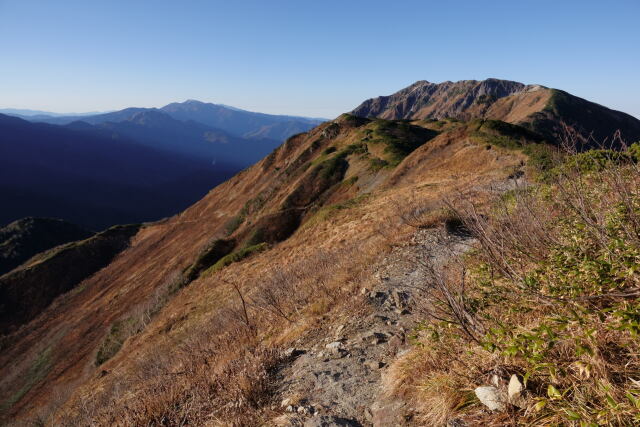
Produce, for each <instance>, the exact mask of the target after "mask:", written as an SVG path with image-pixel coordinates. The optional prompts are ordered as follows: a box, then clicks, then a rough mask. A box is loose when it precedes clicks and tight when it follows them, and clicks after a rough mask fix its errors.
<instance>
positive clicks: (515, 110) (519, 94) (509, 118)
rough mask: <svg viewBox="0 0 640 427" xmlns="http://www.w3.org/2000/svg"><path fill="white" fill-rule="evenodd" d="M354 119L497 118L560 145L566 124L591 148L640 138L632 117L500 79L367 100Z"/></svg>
mask: <svg viewBox="0 0 640 427" xmlns="http://www.w3.org/2000/svg"><path fill="white" fill-rule="evenodd" d="M353 114H355V115H357V116H361V117H380V118H384V119H439V120H440V119H445V118H455V119H458V120H470V119H473V118H486V119H494V120H501V121H505V122H508V123H513V124H520V125H523V126H526V127H528V128H529V129H531V130H533V131H535V132H537V133H539V134H540V135H543V136H544V137H545V138H547V140H548V141H549V142H559V136H561V135H562V126H561V124H562V123H564V124H566V125H568V126H572V127H574V128H575V129H576V130H577V131H578V132H579V133H581V134H582V135H583V136H584V137H589V136H591V137H592V138H593V139H592V140H591V141H590V145H593V144H594V143H595V142H598V143H600V142H602V141H605V140H606V139H609V140H611V138H612V137H613V134H614V132H616V131H618V130H619V131H620V132H621V134H622V135H621V136H622V138H623V140H625V141H626V142H627V143H631V142H635V141H637V140H639V139H640V120H638V119H636V118H634V117H632V116H630V115H628V114H625V113H622V112H620V111H614V110H610V109H608V108H606V107H603V106H601V105H598V104H595V103H593V102H589V101H586V100H584V99H582V98H578V97H576V96H573V95H571V94H569V93H567V92H564V91H560V90H556V89H549V88H546V87H543V86H539V85H528V86H525V85H524V84H522V83H518V82H512V81H508V80H498V79H487V80H484V81H476V80H463V81H459V82H444V83H440V84H435V83H429V82H426V81H419V82H416V83H414V84H413V85H411V86H409V87H407V88H405V89H402V90H400V91H398V92H396V93H394V94H392V95H389V96H381V97H378V98H373V99H369V100H367V101H365V102H363V103H362V104H361V105H359V106H358V107H356V109H354V110H353Z"/></svg>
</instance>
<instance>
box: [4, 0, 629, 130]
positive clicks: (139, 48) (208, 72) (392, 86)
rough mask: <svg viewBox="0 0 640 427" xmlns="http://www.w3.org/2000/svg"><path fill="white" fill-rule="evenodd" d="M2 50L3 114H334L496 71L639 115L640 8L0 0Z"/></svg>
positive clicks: (540, 1)
mask: <svg viewBox="0 0 640 427" xmlns="http://www.w3.org/2000/svg"><path fill="white" fill-rule="evenodd" d="M0 41H1V43H0V108H2V107H5V108H8V107H13V108H32V109H42V110H49V111H55V112H70V111H79V112H81V111H95V110H113V109H118V108H123V107H127V106H142V107H151V106H162V105H164V104H166V103H169V102H172V101H182V100H185V99H188V98H193V99H199V100H203V101H209V102H217V103H224V104H229V105H233V106H237V107H241V108H245V109H249V110H254V111H262V112H268V113H286V114H299V115H307V116H319V117H328V118H332V117H335V116H337V115H338V114H339V113H341V112H344V111H348V110H350V109H352V108H354V107H355V106H356V105H358V104H359V103H360V102H361V101H363V100H364V99H366V98H370V97H373V96H377V95H384V94H389V93H392V92H395V91H396V90H398V89H400V88H402V87H405V86H407V85H409V84H411V83H413V82H414V81H416V80H429V81H432V82H440V81H445V80H463V79H484V78H487V77H498V78H505V79H511V80H517V81H521V82H524V83H539V84H542V85H545V86H551V87H556V88H561V89H564V90H567V91H569V92H571V93H573V94H575V95H578V96H581V97H584V98H587V99H589V100H592V101H595V102H598V103H601V104H604V105H606V106H609V107H611V108H615V109H619V110H623V111H626V112H628V113H630V114H633V115H635V116H636V117H640V78H639V77H640V1H639V0H612V1H602V0H600V1H592V0H581V1H569V0H553V1H547V0H536V1H526V0H510V1H477V0H474V1H471V0H469V1H427V0H422V1H390V0H386V1H354V0H342V1H323V0H313V1H305V0H292V1H278V0H271V1H267V0H262V1H241V0H227V1H213V0H211V1H193V0H181V1H178V0H175V1H162V0H153V1H152V0H149V1H142V0H127V1H120V0H93V1H91V0H48V1H33V0H0Z"/></svg>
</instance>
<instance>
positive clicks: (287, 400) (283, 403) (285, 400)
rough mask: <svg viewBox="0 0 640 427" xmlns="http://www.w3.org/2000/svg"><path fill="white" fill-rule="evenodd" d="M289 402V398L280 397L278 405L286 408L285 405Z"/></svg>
mask: <svg viewBox="0 0 640 427" xmlns="http://www.w3.org/2000/svg"><path fill="white" fill-rule="evenodd" d="M290 404H291V399H289V398H286V399H282V402H280V406H281V407H282V408H286V407H287V406H289V405H290Z"/></svg>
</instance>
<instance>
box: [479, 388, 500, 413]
mask: <svg viewBox="0 0 640 427" xmlns="http://www.w3.org/2000/svg"><path fill="white" fill-rule="evenodd" d="M474 392H475V394H476V396H477V397H478V400H480V402H482V404H483V405H485V406H486V407H487V408H489V409H490V410H492V411H504V410H505V408H506V405H505V403H504V400H505V399H504V397H503V396H502V394H501V393H500V391H499V390H498V389H497V388H496V387H494V386H482V387H477V388H476V389H475V390H474Z"/></svg>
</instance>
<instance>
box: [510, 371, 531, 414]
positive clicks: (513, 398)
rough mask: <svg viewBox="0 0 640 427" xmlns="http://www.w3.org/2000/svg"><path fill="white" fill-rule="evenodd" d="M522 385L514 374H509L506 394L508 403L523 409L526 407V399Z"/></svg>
mask: <svg viewBox="0 0 640 427" xmlns="http://www.w3.org/2000/svg"><path fill="white" fill-rule="evenodd" d="M524 392H525V389H524V385H523V384H522V383H521V382H520V380H519V379H518V376H517V375H516V374H513V375H511V379H510V380H509V386H508V388H507V395H508V396H509V403H511V404H512V405H513V406H517V407H518V408H521V409H524V408H526V407H527V399H526V397H525V395H524Z"/></svg>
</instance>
